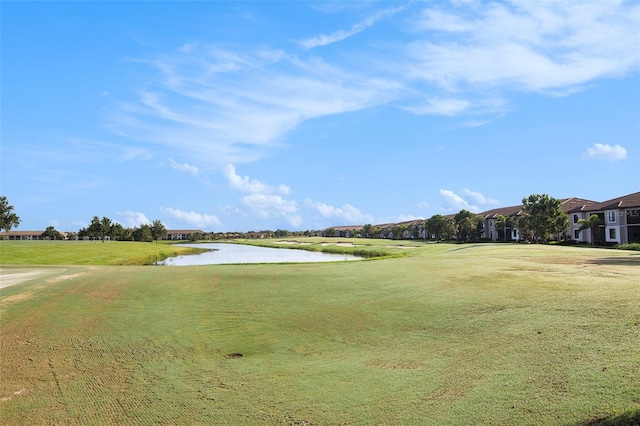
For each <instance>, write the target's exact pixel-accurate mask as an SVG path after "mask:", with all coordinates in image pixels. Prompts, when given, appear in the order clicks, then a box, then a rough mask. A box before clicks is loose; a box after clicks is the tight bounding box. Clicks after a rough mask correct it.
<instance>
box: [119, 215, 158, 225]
mask: <svg viewBox="0 0 640 426" xmlns="http://www.w3.org/2000/svg"><path fill="white" fill-rule="evenodd" d="M118 214H119V215H120V216H122V217H123V218H124V221H123V225H124V226H125V227H127V228H135V227H138V226H140V225H143V224H145V223H151V221H150V220H149V219H147V216H145V215H144V213H140V212H132V211H124V212H120V213H118Z"/></svg>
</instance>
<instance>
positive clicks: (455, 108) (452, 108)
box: [406, 99, 471, 116]
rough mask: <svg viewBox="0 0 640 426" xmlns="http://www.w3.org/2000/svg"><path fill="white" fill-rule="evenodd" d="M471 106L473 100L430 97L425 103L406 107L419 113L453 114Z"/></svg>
mask: <svg viewBox="0 0 640 426" xmlns="http://www.w3.org/2000/svg"><path fill="white" fill-rule="evenodd" d="M469 106H471V102H469V101H467V100H464V99H430V100H428V101H427V103H426V104H425V105H421V106H416V107H407V108H406V109H407V110H409V111H411V112H413V113H414V114H419V115H444V116H453V115H458V114H460V113H462V112H464V111H466V110H467V109H468V108H469Z"/></svg>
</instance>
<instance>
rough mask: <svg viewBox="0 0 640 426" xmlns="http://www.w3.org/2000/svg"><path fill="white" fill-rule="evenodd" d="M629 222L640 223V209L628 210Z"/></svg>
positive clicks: (631, 223)
mask: <svg viewBox="0 0 640 426" xmlns="http://www.w3.org/2000/svg"><path fill="white" fill-rule="evenodd" d="M626 214H627V224H629V225H637V224H639V223H640V210H627V213H626Z"/></svg>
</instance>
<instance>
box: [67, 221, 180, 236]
mask: <svg viewBox="0 0 640 426" xmlns="http://www.w3.org/2000/svg"><path fill="white" fill-rule="evenodd" d="M166 237H167V229H166V228H165V226H164V224H163V223H162V222H161V221H160V220H157V219H156V220H154V221H153V222H151V224H148V223H143V224H142V225H140V226H136V227H134V228H130V227H129V228H125V227H123V226H122V225H121V224H119V223H118V222H114V221H112V220H111V219H109V218H108V217H106V216H103V217H102V218H99V217H98V216H94V217H93V219H91V223H90V224H89V226H87V227H85V228H82V229H80V230H79V231H78V234H77V238H79V239H97V240H101V241H102V242H104V241H105V240H106V239H107V238H109V239H114V240H118V241H141V242H149V241H155V242H158V240H162V239H164V238H166Z"/></svg>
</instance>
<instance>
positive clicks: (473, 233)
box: [0, 194, 600, 243]
mask: <svg viewBox="0 0 640 426" xmlns="http://www.w3.org/2000/svg"><path fill="white" fill-rule="evenodd" d="M13 210H14V207H13V206H12V205H10V204H9V202H8V200H7V198H6V197H4V196H1V197H0V229H4V230H7V231H9V230H11V228H12V227H17V226H18V225H19V224H20V217H19V216H17V215H16V214H15V213H14V211H13ZM522 211H523V214H522V215H519V216H510V217H505V216H502V215H498V216H497V217H496V218H495V227H496V229H501V230H502V235H503V239H505V240H506V239H507V238H506V230H507V229H514V228H517V229H518V231H519V234H520V239H521V240H528V241H532V242H536V243H537V242H546V241H548V240H549V239H550V238H551V237H552V236H553V235H558V234H561V233H563V232H564V230H566V229H567V228H568V226H569V220H568V217H567V215H566V214H565V213H564V212H563V211H562V205H561V201H560V200H559V199H556V198H553V197H550V196H549V195H547V194H542V195H541V194H532V195H530V196H529V197H525V198H523V199H522ZM579 225H580V228H579V229H580V230H581V231H582V230H585V229H591V230H592V232H594V235H595V233H597V232H598V227H599V225H600V222H599V219H598V216H597V215H592V216H591V217H590V218H589V219H588V220H586V219H581V220H580V222H579ZM408 230H409V226H408V225H406V224H397V225H395V226H393V227H387V228H382V227H380V226H374V225H371V224H366V225H364V226H363V227H362V231H361V232H360V233H359V235H356V236H360V237H365V238H385V237H389V235H392V236H393V238H398V239H403V238H416V235H407V231H408ZM420 230H421V231H422V232H423V235H424V238H427V236H429V237H430V238H432V239H435V240H438V241H439V240H453V239H455V240H457V241H458V242H467V241H478V240H480V238H481V235H482V233H483V231H484V218H483V217H482V216H481V215H477V214H474V213H472V212H470V211H468V210H464V209H463V210H460V212H458V213H456V214H455V215H449V216H443V215H440V214H436V215H434V216H431V217H430V218H429V219H427V220H425V221H424V222H423V223H422V224H421V225H420ZM414 231H415V230H414ZM318 234H319V231H311V230H307V231H288V230H285V229H277V230H276V231H249V232H233V233H222V232H218V233H210V234H203V235H199V236H197V237H200V238H206V239H227V238H274V237H275V238H283V237H288V236H314V235H318ZM383 234H384V235H383ZM323 235H324V236H328V237H331V236H338V232H337V231H336V230H335V229H332V228H329V229H327V230H325V231H323ZM42 237H43V238H49V239H64V237H63V235H62V234H61V233H60V232H58V231H57V230H55V228H54V227H53V226H49V227H47V229H46V230H45V231H44V232H43V233H42ZM166 237H167V230H166V228H165V226H164V224H163V223H162V222H161V221H160V220H154V221H153V222H152V223H151V224H142V225H140V226H138V227H134V228H125V227H123V226H122V225H121V224H119V223H117V222H114V221H112V220H111V219H109V218H108V217H104V216H103V217H102V218H99V217H98V216H94V217H93V219H92V220H91V223H90V224H89V226H87V227H85V228H82V229H80V230H79V231H78V232H77V234H76V233H71V234H69V235H68V238H69V239H76V238H80V239H96V240H101V241H102V242H104V241H105V240H106V239H107V238H108V239H114V240H120V241H143V242H148V241H156V242H157V241H158V240H161V239H164V238H166Z"/></svg>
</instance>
